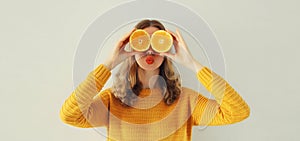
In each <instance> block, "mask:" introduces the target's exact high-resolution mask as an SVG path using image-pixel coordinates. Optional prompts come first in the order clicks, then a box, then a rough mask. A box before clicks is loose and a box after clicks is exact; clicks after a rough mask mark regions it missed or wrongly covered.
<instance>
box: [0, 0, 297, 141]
mask: <svg viewBox="0 0 300 141" xmlns="http://www.w3.org/2000/svg"><path fill="white" fill-rule="evenodd" d="M176 1H177V2H180V3H182V4H184V5H185V6H187V7H189V8H191V9H193V10H194V11H195V12H197V13H198V14H199V15H201V16H202V17H203V18H204V19H205V20H206V21H207V22H208V24H209V25H210V26H211V28H212V30H213V31H214V32H215V34H216V36H217V39H218V40H219V42H220V44H221V47H222V49H223V52H224V57H225V61H226V80H227V81H228V82H229V83H230V84H231V85H232V86H233V87H234V88H235V89H236V90H237V91H239V92H240V94H241V95H242V97H244V99H245V100H246V101H247V103H248V104H249V105H250V107H251V116H250V117H249V118H248V119H247V120H245V121H243V122H241V123H238V124H234V125H230V126H219V127H208V128H206V129H205V130H198V129H197V128H194V130H193V140H195V141H196V140H202V141H211V140H214V141H221V140H222V141H240V140H243V141H253V140H257V141H265V140H273V141H281V140H290V141H296V140H299V137H300V136H299V135H298V134H297V131H299V130H300V126H299V121H298V120H297V119H299V116H300V109H299V108H298V107H300V104H299V102H300V101H299V99H300V96H299V94H300V93H299V91H297V88H299V86H298V84H299V82H298V79H299V78H300V74H299V72H300V66H299V63H297V60H300V57H299V55H298V54H299V51H300V49H299V47H300V43H299V37H300V34H299V32H300V27H299V25H300V18H299V13H300V9H299V4H300V1H297V0H286V1H279V0H263V1H262V0H226V1H222V0H210V1H206V0H199V1H196V0H176ZM120 2H122V0H111V1H99V0H85V1H83V0H52V1H45V0H27V1H21V0H19V1H17V0H11V1H4V0H1V1H0V17H1V19H0V25H1V26H0V39H1V41H0V67H1V69H0V78H1V79H0V94H1V98H0V106H1V118H0V119H1V120H0V124H1V126H2V127H1V129H0V133H1V136H0V140H12V141H19V140H34V141H35V140H44V141H53V140H55V141H65V140H72V141H86V140H89V141H100V140H105V139H104V137H102V136H101V135H99V134H98V133H97V132H95V130H93V129H79V128H74V127H71V126H68V125H65V124H63V123H62V122H61V121H60V120H59V116H58V114H59V110H60V108H61V106H62V103H63V102H64V100H65V99H66V98H67V97H68V96H69V95H70V94H71V91H72V90H73V80H72V69H73V66H72V65H73V57H74V54H75V51H76V47H77V43H78V41H79V40H80V37H81V35H82V34H83V33H84V31H85V29H86V28H87V26H88V25H89V23H91V22H93V20H94V19H95V18H96V17H97V16H99V15H101V14H102V13H104V12H106V11H108V10H109V9H110V8H111V7H112V6H115V5H117V4H119V3H120Z"/></svg>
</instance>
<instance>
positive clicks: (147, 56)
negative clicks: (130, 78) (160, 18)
mask: <svg viewBox="0 0 300 141" xmlns="http://www.w3.org/2000/svg"><path fill="white" fill-rule="evenodd" d="M143 30H145V31H146V32H148V34H149V35H150V36H151V35H152V34H153V33H154V32H155V31H157V30H159V29H158V28H156V27H146V28H144V29H143ZM134 57H135V60H136V61H137V64H138V65H139V67H141V68H142V69H144V70H148V71H151V70H155V69H158V68H159V66H160V65H161V64H162V62H163V61H164V57H163V56H160V55H158V53H156V52H155V51H154V50H153V49H152V47H150V48H149V49H148V50H147V51H146V52H145V53H142V54H136V55H135V56H134Z"/></svg>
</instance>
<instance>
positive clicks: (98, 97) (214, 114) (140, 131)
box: [60, 20, 250, 141]
mask: <svg viewBox="0 0 300 141" xmlns="http://www.w3.org/2000/svg"><path fill="white" fill-rule="evenodd" d="M136 29H143V30H145V31H146V32H147V33H148V34H149V35H150V36H151V35H152V34H153V33H154V32H155V31H157V30H166V29H165V27H164V26H163V25H162V24H161V23H160V22H159V21H156V20H143V21H141V22H139V23H138V24H137V25H136V26H135V29H133V30H132V31H131V32H130V33H128V34H127V35H125V36H124V37H123V38H122V39H121V40H120V41H119V42H118V43H117V45H116V47H115V49H114V51H113V53H112V55H111V57H110V58H108V59H107V61H105V62H104V63H103V64H100V65H99V66H97V67H96V68H95V69H94V70H93V71H92V72H90V73H89V75H88V76H87V78H86V80H84V81H83V82H82V83H81V84H80V85H79V86H78V87H77V88H76V89H75V90H74V91H73V92H72V94H71V96H70V97H69V98H68V99H67V100H66V101H65V103H64V104H63V106H62V109H61V111H60V118H61V119H62V121H63V122H65V123H67V124H70V125H73V126H76V127H82V128H90V127H101V126H104V127H106V128H107V133H108V135H107V140H120V141H148V140H149V141H153V140H168V141H189V140H191V133H192V126H196V125H211V126H212V125H225V124H232V123H236V122H239V121H242V120H244V119H245V118H247V117H248V116H249V113H250V109H249V106H248V105H247V104H246V102H245V101H244V100H243V99H242V97H241V96H240V95H239V94H238V93H237V92H236V91H235V90H234V89H233V88H232V87H231V86H230V85H229V84H228V83H227V82H226V81H225V80H224V79H223V78H222V77H220V76H219V75H218V74H216V73H214V72H213V71H211V70H210V69H209V68H207V67H206V66H203V65H201V63H199V62H198V61H197V60H196V59H194V58H193V57H192V55H191V53H190V51H189V49H188V47H187V45H186V44H185V42H184V40H183V37H182V36H181V34H180V33H179V31H178V30H177V31H176V34H175V33H173V32H171V31H168V30H166V31H167V32H169V33H170V34H171V35H172V36H173V40H174V41H173V45H174V48H175V53H174V54H172V53H171V52H165V53H157V52H155V51H154V50H153V49H152V48H151V47H150V48H149V49H148V50H147V51H145V52H138V51H134V50H133V51H131V52H128V51H125V50H124V48H125V45H126V44H127V43H128V42H129V37H130V35H131V34H132V33H133V32H134V31H135V30H136ZM149 56H151V57H150V58H151V59H152V61H151V63H149V62H148V60H147V59H148V58H149ZM171 60H172V61H175V62H177V63H178V64H180V65H183V66H185V67H187V68H189V69H191V70H193V71H194V72H195V77H197V78H198V80H199V82H200V84H202V85H203V86H204V87H205V88H206V89H207V90H208V91H209V92H210V93H211V94H212V95H213V96H214V97H215V99H208V98H207V97H205V96H203V95H201V94H200V93H198V92H196V91H194V90H192V89H190V88H187V87H182V86H181V84H180V78H179V75H178V74H177V73H175V71H174V69H173V65H172V62H171ZM121 62H123V63H122V65H121V66H120V69H119V70H118V73H117V74H116V77H115V81H114V84H113V86H112V87H110V88H108V89H105V90H102V87H103V86H104V85H105V83H106V81H107V80H108V79H109V78H110V75H111V70H113V69H114V68H115V67H116V66H117V65H118V64H120V63H121Z"/></svg>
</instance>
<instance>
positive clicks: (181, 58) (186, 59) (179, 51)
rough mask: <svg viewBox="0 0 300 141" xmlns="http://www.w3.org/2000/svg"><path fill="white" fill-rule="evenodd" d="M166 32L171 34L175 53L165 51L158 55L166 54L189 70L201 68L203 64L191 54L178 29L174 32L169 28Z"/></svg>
mask: <svg viewBox="0 0 300 141" xmlns="http://www.w3.org/2000/svg"><path fill="white" fill-rule="evenodd" d="M167 32H169V33H170V34H171V35H172V36H173V44H174V48H175V54H172V53H170V52H165V53H160V55H163V56H167V57H169V58H171V59H172V60H173V61H175V62H176V63H178V64H181V65H183V66H185V67H187V68H189V69H191V70H194V71H198V70H199V69H201V68H202V67H203V66H202V65H201V64H200V63H199V62H198V61H197V60H196V59H195V58H194V57H193V56H192V54H191V52H190V50H189V49H188V47H187V45H186V43H185V41H184V39H183V38H182V35H181V34H180V32H179V30H178V29H176V34H174V33H173V32H171V31H170V30H167Z"/></svg>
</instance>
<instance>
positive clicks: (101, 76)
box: [93, 64, 111, 84]
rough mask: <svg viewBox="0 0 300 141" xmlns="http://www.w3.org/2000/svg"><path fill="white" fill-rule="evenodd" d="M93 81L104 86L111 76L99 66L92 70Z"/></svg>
mask: <svg viewBox="0 0 300 141" xmlns="http://www.w3.org/2000/svg"><path fill="white" fill-rule="evenodd" d="M93 72H94V76H95V79H97V80H98V81H100V83H101V84H105V83H106V81H107V80H108V78H109V77H110V75H111V72H110V70H109V69H108V68H106V67H105V66H104V65H103V64H100V65H99V66H98V67H97V68H96V69H94V71H93Z"/></svg>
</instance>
